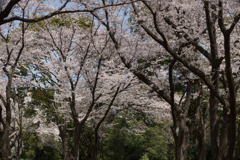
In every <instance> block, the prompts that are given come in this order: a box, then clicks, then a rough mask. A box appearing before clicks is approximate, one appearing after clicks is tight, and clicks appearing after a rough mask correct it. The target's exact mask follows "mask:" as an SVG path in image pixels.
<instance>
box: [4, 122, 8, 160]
mask: <svg viewBox="0 0 240 160" xmlns="http://www.w3.org/2000/svg"><path fill="white" fill-rule="evenodd" d="M9 134H10V124H9V123H8V122H6V124H5V125H4V128H3V137H2V138H3V139H2V142H3V144H2V160H8V159H9V155H10V138H9Z"/></svg>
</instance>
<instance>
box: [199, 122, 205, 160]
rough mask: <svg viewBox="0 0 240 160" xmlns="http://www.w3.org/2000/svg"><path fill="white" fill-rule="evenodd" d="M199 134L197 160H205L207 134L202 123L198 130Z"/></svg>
mask: <svg viewBox="0 0 240 160" xmlns="http://www.w3.org/2000/svg"><path fill="white" fill-rule="evenodd" d="M199 132H200V134H199V137H198V138H197V139H198V160H206V156H207V136H206V132H207V131H206V127H205V124H203V125H202V126H201V128H200V130H199Z"/></svg>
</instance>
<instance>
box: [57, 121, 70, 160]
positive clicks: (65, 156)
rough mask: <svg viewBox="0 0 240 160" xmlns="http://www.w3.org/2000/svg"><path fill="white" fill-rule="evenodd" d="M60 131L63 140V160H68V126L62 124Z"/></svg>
mask: <svg viewBox="0 0 240 160" xmlns="http://www.w3.org/2000/svg"><path fill="white" fill-rule="evenodd" d="M59 131H60V134H59V136H60V138H61V140H62V159H63V160H67V158H68V147H67V133H66V126H65V123H62V124H61V126H59Z"/></svg>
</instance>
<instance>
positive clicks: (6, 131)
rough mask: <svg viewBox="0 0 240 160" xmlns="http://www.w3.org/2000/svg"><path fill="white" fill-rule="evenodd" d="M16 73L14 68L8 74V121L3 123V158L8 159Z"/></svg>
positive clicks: (3, 159)
mask: <svg viewBox="0 0 240 160" xmlns="http://www.w3.org/2000/svg"><path fill="white" fill-rule="evenodd" d="M13 73H14V68H13V69H12V72H11V74H10V75H8V83H7V87H6V104H5V108H6V121H5V122H4V125H3V137H2V138H3V139H2V142H3V144H2V160H8V158H9V156H10V137H9V135H10V125H11V116H12V115H11V100H10V97H11V86H12V77H13Z"/></svg>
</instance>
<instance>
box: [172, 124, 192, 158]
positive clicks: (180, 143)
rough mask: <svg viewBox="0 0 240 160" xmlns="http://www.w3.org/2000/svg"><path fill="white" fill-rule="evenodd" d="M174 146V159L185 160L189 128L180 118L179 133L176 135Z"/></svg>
mask: <svg viewBox="0 0 240 160" xmlns="http://www.w3.org/2000/svg"><path fill="white" fill-rule="evenodd" d="M176 136H177V138H176V141H175V143H176V146H175V154H176V155H175V157H176V160H185V158H186V151H187V146H188V143H189V130H188V128H187V126H186V125H185V122H184V120H182V122H181V124H180V127H179V133H178V135H176Z"/></svg>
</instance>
